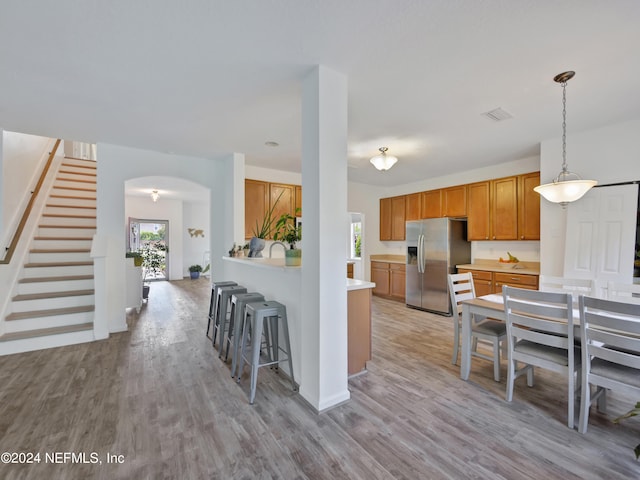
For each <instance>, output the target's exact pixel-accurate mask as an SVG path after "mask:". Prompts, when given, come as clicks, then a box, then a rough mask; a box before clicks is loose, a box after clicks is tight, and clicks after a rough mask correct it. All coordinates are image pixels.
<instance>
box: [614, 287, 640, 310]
mask: <svg viewBox="0 0 640 480" xmlns="http://www.w3.org/2000/svg"><path fill="white" fill-rule="evenodd" d="M607 299H608V300H614V301H617V302H625V303H635V304H637V305H640V285H638V284H634V283H619V282H608V283H607Z"/></svg>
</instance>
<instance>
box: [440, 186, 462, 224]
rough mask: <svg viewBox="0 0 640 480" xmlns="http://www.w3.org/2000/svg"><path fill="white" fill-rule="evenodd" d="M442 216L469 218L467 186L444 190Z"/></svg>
mask: <svg viewBox="0 0 640 480" xmlns="http://www.w3.org/2000/svg"><path fill="white" fill-rule="evenodd" d="M442 216H443V217H466V216H467V186H466V185H457V186H455V187H449V188H443V189H442Z"/></svg>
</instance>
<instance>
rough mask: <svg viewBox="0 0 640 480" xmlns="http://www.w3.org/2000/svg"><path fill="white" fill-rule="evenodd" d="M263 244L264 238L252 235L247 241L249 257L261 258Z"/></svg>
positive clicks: (264, 243)
mask: <svg viewBox="0 0 640 480" xmlns="http://www.w3.org/2000/svg"><path fill="white" fill-rule="evenodd" d="M265 245H266V242H265V240H264V238H258V237H252V238H251V241H250V242H249V257H253V258H262V250H264V246H265Z"/></svg>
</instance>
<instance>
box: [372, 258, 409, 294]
mask: <svg viewBox="0 0 640 480" xmlns="http://www.w3.org/2000/svg"><path fill="white" fill-rule="evenodd" d="M405 279H406V273H405V265H404V264H403V263H390V262H371V281H372V282H373V283H375V284H376V286H375V287H374V288H373V294H374V295H378V296H381V297H386V298H390V299H392V300H398V301H401V302H404V300H405Z"/></svg>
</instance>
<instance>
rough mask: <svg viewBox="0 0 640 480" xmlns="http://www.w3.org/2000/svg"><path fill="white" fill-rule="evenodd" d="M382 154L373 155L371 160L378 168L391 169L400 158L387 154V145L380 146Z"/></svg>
mask: <svg viewBox="0 0 640 480" xmlns="http://www.w3.org/2000/svg"><path fill="white" fill-rule="evenodd" d="M378 150H380V154H379V155H376V156H375V157H373V158H372V159H371V160H370V162H371V163H372V164H373V166H374V167H376V168H377V169H378V170H389V169H390V168H391V167H393V166H394V165H395V164H396V162H397V161H398V159H397V158H396V157H394V156H392V155H387V150H389V149H388V148H387V147H380V148H379V149H378Z"/></svg>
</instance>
